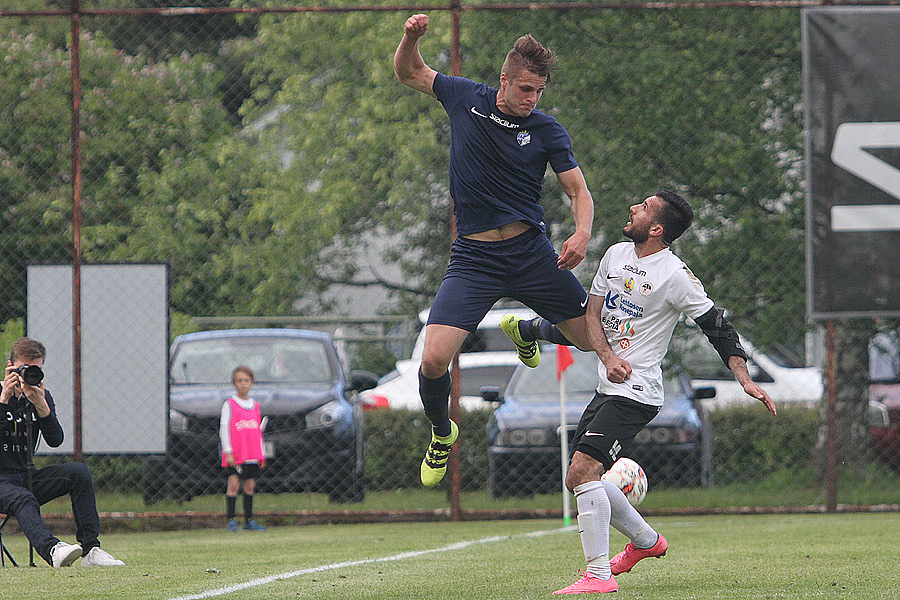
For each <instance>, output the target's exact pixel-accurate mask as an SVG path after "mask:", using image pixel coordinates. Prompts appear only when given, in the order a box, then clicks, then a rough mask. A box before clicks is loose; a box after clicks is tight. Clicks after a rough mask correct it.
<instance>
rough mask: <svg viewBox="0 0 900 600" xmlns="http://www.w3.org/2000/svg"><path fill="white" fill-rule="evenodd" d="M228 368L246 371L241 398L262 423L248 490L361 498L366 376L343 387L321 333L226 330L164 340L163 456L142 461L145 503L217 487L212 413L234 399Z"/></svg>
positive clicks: (220, 481) (370, 378)
mask: <svg viewBox="0 0 900 600" xmlns="http://www.w3.org/2000/svg"><path fill="white" fill-rule="evenodd" d="M238 365H247V366H249V367H250V368H251V369H252V370H253V373H254V379H255V382H254V385H253V388H252V389H251V397H253V398H254V399H256V400H257V401H258V402H259V404H260V409H261V412H262V415H263V419H264V420H265V421H267V426H266V429H265V451H266V468H265V469H264V470H263V471H262V473H261V475H260V477H259V478H258V479H257V489H259V491H263V492H301V491H311V492H324V493H327V494H328V498H329V500H331V501H332V502H346V501H361V500H362V499H363V497H364V483H365V474H364V470H363V441H364V435H363V432H364V420H363V416H362V409H361V407H360V406H359V403H358V401H357V392H358V391H360V390H361V389H364V388H367V387H371V386H373V385H374V384H375V381H376V377H375V376H374V375H372V374H366V373H365V372H354V373H353V374H352V375H351V380H352V381H351V382H350V383H348V381H347V376H346V375H345V371H344V368H343V366H342V365H341V363H340V361H339V359H338V354H337V352H336V350H335V347H334V344H333V343H332V339H331V336H329V335H328V334H326V333H322V332H318V331H303V330H298V329H232V330H224V331H207V332H200V333H190V334H187V335H181V336H178V337H177V338H175V340H174V342H173V343H172V346H171V349H170V377H171V381H170V388H169V425H168V439H167V451H166V455H165V456H164V457H150V458H148V459H147V461H146V462H145V465H144V500H145V502H147V503H151V502H153V501H155V500H157V499H159V498H162V497H165V496H174V497H175V498H178V499H182V500H186V499H190V498H191V497H193V496H196V495H200V494H204V493H221V492H222V491H223V490H224V489H225V488H224V484H225V480H224V478H223V477H222V468H221V462H220V461H221V458H220V446H219V415H220V411H221V408H222V404H223V402H224V401H225V400H226V399H227V398H228V397H229V396H231V395H232V394H233V393H234V388H233V387H232V385H231V372H232V369H233V368H234V367H236V366H238Z"/></svg>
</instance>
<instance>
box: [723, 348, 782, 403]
mask: <svg viewBox="0 0 900 600" xmlns="http://www.w3.org/2000/svg"><path fill="white" fill-rule="evenodd" d="M728 368H730V369H731V372H732V373H734V378H735V379H737V381H738V383H740V384H741V385H742V386H744V391H745V392H746V393H747V395H748V396H752V397H754V398H756V399H757V400H759V401H760V402H762V403H763V404H765V406H766V408H767V409H768V410H769V412H770V413H772V414H773V415H777V414H778V413H777V412H776V411H775V403H774V402H772V399H771V398H770V397H769V395H768V394H767V393H766V391H765V390H764V389H762V388H761V387H759V386H758V385H756V383H755V382H754V381H753V380H752V379H750V372H749V371H748V370H747V361H745V360H744V359H743V357H740V356H729V357H728Z"/></svg>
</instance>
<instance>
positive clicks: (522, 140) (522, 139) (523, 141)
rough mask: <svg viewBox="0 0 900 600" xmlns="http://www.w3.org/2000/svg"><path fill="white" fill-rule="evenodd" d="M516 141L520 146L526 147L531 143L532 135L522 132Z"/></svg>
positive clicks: (517, 135)
mask: <svg viewBox="0 0 900 600" xmlns="http://www.w3.org/2000/svg"><path fill="white" fill-rule="evenodd" d="M516 141H517V142H518V143H519V145H520V146H525V145H527V144H530V143H531V134H530V133H528V132H527V131H520V132H519V133H517V134H516Z"/></svg>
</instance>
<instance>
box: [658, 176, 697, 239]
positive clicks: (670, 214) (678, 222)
mask: <svg viewBox="0 0 900 600" xmlns="http://www.w3.org/2000/svg"><path fill="white" fill-rule="evenodd" d="M654 196H658V197H659V198H662V199H663V203H662V206H661V207H660V209H659V214H657V215H656V218H657V219H658V220H659V223H660V225H662V226H663V242H665V243H666V245H667V246H668V245H670V244H671V243H672V242H674V241H675V240H677V239H678V238H679V237H681V234H682V233H684V232H685V231H686V230H687V228H688V227H690V226H691V221H693V220H694V209H692V208H691V205H690V204H688V203H687V200H685V199H684V198H682V197H681V196H679V195H678V194H676V193H675V192H671V191H669V190H666V189H662V190H659V191H658V192H656V193H655V194H654Z"/></svg>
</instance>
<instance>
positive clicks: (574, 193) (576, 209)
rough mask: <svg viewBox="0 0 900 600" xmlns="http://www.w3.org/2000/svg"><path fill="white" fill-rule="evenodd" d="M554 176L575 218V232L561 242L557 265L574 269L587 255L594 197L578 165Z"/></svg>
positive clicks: (592, 222) (592, 220)
mask: <svg viewBox="0 0 900 600" xmlns="http://www.w3.org/2000/svg"><path fill="white" fill-rule="evenodd" d="M556 177H557V179H559V183H560V185H562V188H563V191H564V192H565V193H566V195H567V196H568V197H569V199H570V200H571V201H572V217H573V218H574V219H575V233H573V234H572V235H571V236H570V237H569V239H567V240H566V241H565V242H564V243H563V246H562V249H561V250H560V253H559V260H558V261H557V266H559V268H560V269H574V268H575V267H576V266H578V264H579V263H580V262H581V261H583V260H584V257H585V256H586V255H587V245H588V241H590V239H591V229H592V227H593V224H594V198H593V196H591V192H590V190H588V187H587V183H586V182H585V180H584V174H583V173H582V172H581V169H580V168H579V167H575V168H574V169H569V170H568V171H563V172H562V173H557V175H556Z"/></svg>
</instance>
